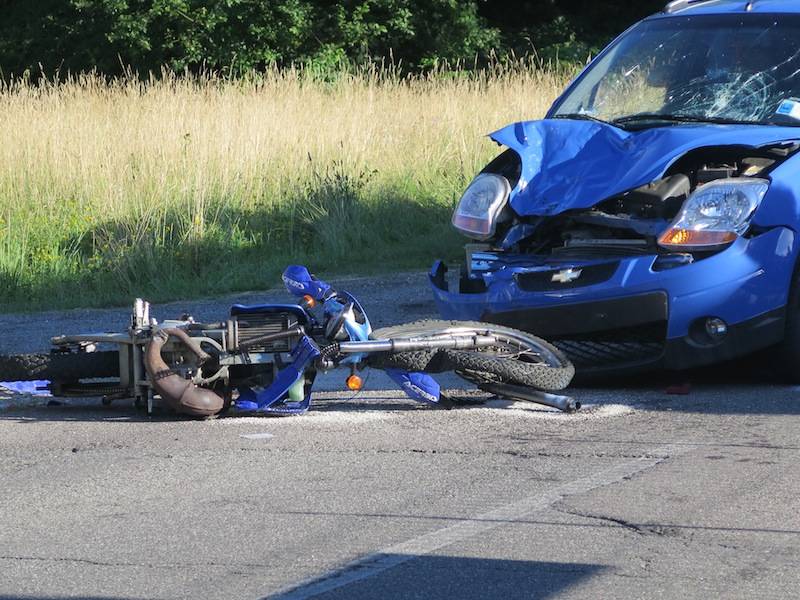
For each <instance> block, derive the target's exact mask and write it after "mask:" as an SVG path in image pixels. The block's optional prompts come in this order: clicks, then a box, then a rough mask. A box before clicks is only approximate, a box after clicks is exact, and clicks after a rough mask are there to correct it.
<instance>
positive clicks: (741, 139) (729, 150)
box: [430, 0, 800, 379]
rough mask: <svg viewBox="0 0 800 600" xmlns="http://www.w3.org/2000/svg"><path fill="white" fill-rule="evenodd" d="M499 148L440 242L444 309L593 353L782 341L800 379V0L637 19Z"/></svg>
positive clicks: (654, 355)
mask: <svg viewBox="0 0 800 600" xmlns="http://www.w3.org/2000/svg"><path fill="white" fill-rule="evenodd" d="M490 137H491V139H492V140H494V141H495V142H496V143H497V144H499V145H501V146H503V147H505V149H506V150H505V151H504V152H503V153H502V154H500V155H499V156H498V157H497V158H496V159H495V160H494V161H492V162H491V163H490V164H489V165H488V166H487V167H486V168H485V169H483V171H482V172H481V173H480V174H479V175H478V176H477V177H476V178H475V179H474V181H473V182H472V183H471V184H470V186H469V187H468V189H467V190H466V192H465V193H464V195H463V197H462V198H461V200H460V201H459V203H458V205H457V206H456V209H455V212H454V214H453V225H454V226H455V228H456V229H457V230H459V231H460V232H461V233H463V234H464V235H465V236H466V237H468V238H470V243H468V244H467V246H466V261H465V264H464V265H463V267H462V269H461V273H460V274H456V273H455V272H453V273H450V274H448V272H447V268H446V266H445V265H444V264H443V263H442V262H441V261H438V262H437V263H436V264H435V265H434V266H433V268H432V270H431V273H430V280H431V284H432V287H433V291H434V295H435V299H436V302H437V305H438V308H439V310H440V312H441V313H442V316H444V317H445V318H451V319H464V320H478V319H480V320H483V321H488V322H492V323H498V324H502V325H508V326H511V327H515V328H519V329H524V330H527V331H530V332H533V333H536V334H538V335H541V336H544V337H547V338H548V339H550V340H552V341H553V342H554V343H555V344H556V345H557V346H559V347H560V348H561V349H562V350H563V351H564V352H565V353H566V354H567V355H568V356H569V357H570V358H571V359H572V361H573V362H574V363H575V365H576V367H577V368H578V369H579V372H580V371H583V372H584V373H586V372H592V371H603V370H618V369H620V368H622V369H629V368H634V367H637V368H642V367H664V368H668V369H684V368H689V367H695V366H700V365H706V364H711V363H715V362H719V361H722V360H727V359H731V358H735V357H738V356H742V355H745V354H748V353H751V352H753V351H756V350H759V349H762V348H767V347H770V346H778V347H779V350H780V351H779V352H778V353H777V355H778V357H779V360H781V361H783V362H784V364H785V366H786V370H787V372H788V374H789V375H790V376H793V378H794V379H800V274H799V273H798V254H799V253H800V246H799V245H798V240H797V235H798V232H800V0H755V1H750V2H747V1H745V0H716V1H705V2H703V1H697V0H696V1H691V0H678V1H677V2H672V3H671V4H669V5H668V6H667V7H666V8H665V9H664V10H663V11H662V12H661V13H659V14H656V15H653V16H651V17H649V18H647V19H645V20H643V21H641V22H639V23H638V24H636V25H635V26H633V27H632V28H630V29H629V30H628V31H626V32H625V33H623V34H622V35H621V36H620V37H619V38H617V39H616V40H615V41H614V42H612V43H611V45H609V46H608V48H606V49H605V50H604V51H603V52H602V53H601V54H599V55H598V56H597V57H596V58H595V59H594V60H593V61H592V62H591V64H589V65H588V66H587V67H586V69H584V70H583V72H582V73H581V74H580V75H579V76H578V77H577V78H576V79H575V80H574V81H573V82H572V83H571V84H570V85H569V86H568V87H567V89H566V91H565V92H564V93H563V94H562V95H561V96H560V97H559V98H558V99H557V100H556V101H555V103H554V104H553V106H552V108H551V109H550V111H549V112H548V114H547V116H546V118H545V119H544V120H540V121H528V122H521V123H515V124H513V125H509V126H508V127H505V128H504V129H500V130H499V131H496V132H494V133H492V134H491V135H490Z"/></svg>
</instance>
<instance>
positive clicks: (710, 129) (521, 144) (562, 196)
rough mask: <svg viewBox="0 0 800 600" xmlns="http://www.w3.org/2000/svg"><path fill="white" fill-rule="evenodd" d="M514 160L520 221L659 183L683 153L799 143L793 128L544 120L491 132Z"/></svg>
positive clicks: (515, 201)
mask: <svg viewBox="0 0 800 600" xmlns="http://www.w3.org/2000/svg"><path fill="white" fill-rule="evenodd" d="M489 137H491V138H492V139H493V140H494V141H496V142H497V143H499V144H501V145H503V146H507V147H508V148H511V149H512V150H515V151H516V152H517V153H518V154H519V155H520V157H521V158H522V175H521V177H520V182H519V184H518V186H517V188H516V189H515V190H514V192H513V193H512V196H511V206H512V208H513V209H514V211H515V212H516V213H517V214H519V215H521V216H549V215H556V214H559V213H561V212H564V211H568V210H575V209H582V208H591V207H592V206H594V205H595V204H597V203H599V202H602V201H603V200H606V199H608V198H611V197H613V196H616V195H618V194H622V193H623V192H627V191H629V190H632V189H635V188H638V187H641V186H643V185H646V184H648V183H650V182H652V181H655V180H656V179H660V178H661V177H662V176H663V175H664V172H665V171H666V170H667V169H668V168H669V166H670V165H671V164H672V163H673V162H675V161H676V160H677V159H679V158H680V157H681V156H683V155H684V154H686V153H687V152H689V151H691V150H695V149H697V148H702V147H706V146H764V145H768V144H775V143H779V142H783V141H787V140H797V139H800V130H798V129H797V128H794V127H773V126H755V125H703V124H701V125H696V126H695V125H676V126H672V127H657V128H653V129H646V130H643V131H633V132H631V131H624V130H622V129H618V128H616V127H612V126H610V125H604V124H602V123H595V122H592V121H577V120H567V119H546V120H543V121H527V122H522V123H516V124H514V125H509V126H508V127H505V128H504V129H500V130H499V131H496V132H494V133H492V134H491V135H490V136H489Z"/></svg>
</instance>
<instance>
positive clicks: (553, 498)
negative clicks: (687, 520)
mask: <svg viewBox="0 0 800 600" xmlns="http://www.w3.org/2000/svg"><path fill="white" fill-rule="evenodd" d="M695 448H696V446H693V445H691V444H684V443H676V444H670V445H668V446H664V447H662V448H658V449H655V450H652V451H649V452H647V455H648V458H640V459H636V460H631V461H628V462H624V463H620V464H619V465H617V466H614V467H610V468H608V469H605V470H602V471H598V472H597V473H593V474H592V475H589V476H588V477H583V478H581V479H577V480H575V481H571V482H569V483H565V484H563V485H560V486H558V487H556V488H554V489H552V490H549V491H546V492H543V493H541V494H535V495H533V496H530V497H528V498H525V499H523V500H520V501H518V502H513V503H511V504H508V505H506V506H503V507H500V508H498V509H495V510H493V511H490V512H487V513H484V514H482V515H479V516H477V517H474V518H473V519H469V520H466V521H460V522H459V523H456V524H455V525H451V526H450V527H445V528H443V529H439V530H437V531H433V532H431V533H427V534H425V535H422V536H419V537H416V538H414V539H411V540H408V541H407V542H402V543H400V544H395V545H394V546H389V547H388V548H384V549H382V550H379V551H377V552H375V553H374V554H370V555H369V556H366V557H364V558H361V559H358V560H356V561H354V562H351V563H349V564H346V565H344V566H343V567H341V568H339V569H337V570H336V571H334V572H333V573H330V574H328V575H324V576H322V577H317V578H312V579H308V580H306V581H302V582H300V583H297V584H294V585H292V586H290V587H288V588H285V589H284V590H281V591H279V592H276V593H275V594H272V595H270V596H267V598H266V599H265V600H267V599H269V600H306V599H308V598H314V597H315V596H319V595H321V594H324V593H326V592H330V591H333V590H336V589H338V588H341V587H344V586H346V585H349V584H351V583H355V582H357V581H361V580H364V579H368V578H370V577H374V576H376V575H379V574H380V573H383V572H384V571H387V570H389V569H391V568H393V567H396V566H398V565H401V564H403V563H405V562H408V561H410V560H413V559H415V558H418V557H420V556H424V555H426V554H431V553H432V552H436V551H437V550H440V549H442V548H445V547H447V546H450V545H452V544H456V543H459V542H463V541H465V540H467V539H470V538H473V537H477V536H479V535H481V534H483V533H487V532H489V531H491V530H493V529H497V528H498V527H501V526H503V525H506V524H508V522H510V521H512V522H513V521H515V520H522V519H525V518H528V517H530V516H531V515H533V514H534V513H537V512H539V511H542V510H544V509H546V508H548V507H550V506H552V505H553V504H555V503H556V502H559V501H561V500H563V499H564V498H567V497H569V496H574V495H577V494H583V493H586V492H590V491H592V490H594V489H597V488H600V487H603V486H606V485H610V484H612V483H617V482H619V481H622V480H624V479H626V478H629V477H632V476H633V475H636V474H638V473H641V472H643V471H646V470H648V469H652V468H653V467H655V466H656V465H658V464H660V463H662V462H664V461H666V460H668V459H670V458H674V457H676V456H679V455H681V454H685V453H687V452H689V451H691V450H694V449H695Z"/></svg>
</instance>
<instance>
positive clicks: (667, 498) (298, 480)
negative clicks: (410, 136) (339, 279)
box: [0, 276, 800, 600]
mask: <svg viewBox="0 0 800 600" xmlns="http://www.w3.org/2000/svg"><path fill="white" fill-rule="evenodd" d="M347 283H348V285H349V287H350V288H351V289H352V291H354V292H356V293H360V294H361V295H362V296H363V299H364V303H365V305H366V306H367V308H368V309H369V308H372V313H373V315H374V317H375V320H376V322H378V323H379V324H388V323H393V322H399V321H404V320H409V319H413V318H417V317H420V318H422V317H425V316H432V314H431V313H432V310H431V307H430V305H429V303H428V301H427V296H426V295H425V290H424V282H423V280H422V278H421V277H417V276H407V277H402V278H397V279H394V280H393V281H392V282H377V281H375V280H353V281H350V282H347ZM378 284H380V285H378ZM265 298H270V299H273V296H270V295H266V296H265ZM255 299H260V296H252V297H250V298H248V301H253V300H255ZM224 304H225V302H224V301H208V302H200V303H192V306H189V308H190V309H191V310H193V311H195V312H196V313H197V314H199V315H201V316H202V311H209V312H214V311H216V313H217V314H218V313H219V311H220V310H221V309H222V307H224ZM167 308H178V305H174V306H171V307H167ZM182 308H183V307H182V306H181V307H180V308H178V310H179V311H180V310H182ZM124 312H125V311H114V310H110V311H74V312H70V313H67V314H60V313H50V314H47V315H44V316H43V317H41V321H39V322H36V321H35V319H33V318H32V317H30V316H23V315H5V316H0V326H2V327H3V329H4V331H6V332H8V331H11V333H10V334H9V335H6V336H5V338H4V340H3V342H2V344H3V345H2V346H0V352H9V351H12V350H14V351H21V350H23V349H24V350H28V351H33V350H37V349H40V348H42V347H43V346H42V344H46V340H47V337H48V336H49V335H52V334H55V333H64V332H71V331H78V330H83V329H87V328H88V329H93V328H95V327H100V328H105V327H107V326H108V327H111V326H115V325H117V324H118V323H119V319H120V318H122V317H123V316H124ZM165 316H166V315H165ZM115 319H116V320H115ZM30 323H35V325H34V326H33V327H32V328H31V329H29V330H28V331H21V328H22V327H23V325H25V324H30ZM82 324H83V325H85V327H82V326H81V325H82ZM90 325H91V326H90ZM15 336H16V337H15ZM683 379H685V377H677V378H675V380H676V381H681V382H682V380H683ZM731 380H732V377H729V376H727V375H726V373H725V371H724V370H720V371H718V372H716V374H715V375H713V376H712V377H710V378H709V377H706V378H704V379H703V380H702V381H697V382H695V384H694V385H693V386H692V388H691V391H690V393H689V394H688V395H683V396H676V395H669V394H667V393H665V391H664V386H665V381H668V380H665V379H664V378H658V379H656V378H654V379H652V380H650V382H649V383H648V380H644V382H640V383H639V384H638V385H637V386H636V387H627V388H626V387H618V388H595V389H578V390H574V391H573V394H574V395H575V396H576V397H577V398H578V399H579V400H581V401H582V402H583V403H584V405H585V408H584V410H582V411H581V412H580V413H578V414H574V415H564V414H560V413H554V412H551V411H549V410H546V409H540V408H537V407H535V406H533V405H526V404H514V405H507V404H502V403H490V404H489V405H487V406H485V407H480V408H469V409H459V410H452V411H443V410H433V409H429V408H425V407H419V406H416V405H414V404H412V403H410V402H409V401H406V400H404V399H403V398H402V397H401V396H400V395H399V394H397V393H396V392H394V391H393V390H391V389H390V388H389V387H388V386H385V385H383V383H384V382H383V380H381V379H379V378H374V379H372V378H371V379H370V388H371V391H369V392H367V393H364V394H362V395H361V396H360V397H356V398H352V399H351V398H350V397H349V396H346V395H345V394H344V393H342V392H323V393H321V394H319V395H318V397H317V410H316V411H314V412H311V413H309V414H308V415H305V416H303V417H296V418H284V419H271V418H254V417H247V418H226V419H218V420H213V421H181V420H176V419H172V418H169V417H167V416H161V417H157V418H154V419H147V418H143V417H142V416H141V415H138V414H137V413H136V412H135V411H133V410H132V409H131V408H130V407H129V406H126V405H124V404H119V405H115V406H112V407H109V408H104V407H101V406H98V405H97V404H96V403H89V404H87V403H68V404H64V405H60V406H43V405H42V402H43V401H41V400H39V401H35V400H32V399H30V398H27V397H20V396H14V395H12V394H9V393H5V394H3V393H0V406H2V407H4V408H3V409H2V410H0V453H2V454H0V456H2V459H0V482H2V485H1V487H0V600H4V599H10V598H15V599H16V598H25V599H37V600H44V599H56V598H89V599H93V600H99V599H111V598H114V599H123V598H124V599H150V598H253V599H257V598H280V599H283V600H286V599H290V598H292V599H303V598H320V599H325V600H333V599H348V600H351V599H352V600H357V599H362V598H363V599H367V598H369V599H373V598H381V599H401V598H402V599H407V598H409V599H414V598H420V599H429V598H458V599H462V598H463V599H472V598H503V599H505V598H526V599H527V598H703V599H706V598H726V599H729V598H730V599H734V598H795V597H797V596H798V590H800V499H798V492H799V491H800V466H799V465H800V461H799V460H798V459H800V441H798V430H799V429H800V428H799V427H798V425H800V416H799V415H800V390H798V389H795V388H792V387H789V386H780V385H774V384H771V383H770V382H769V381H752V380H750V381H743V382H740V383H736V384H731V383H730V381H731ZM454 382H455V380H448V383H449V384H452V383H454ZM337 386H338V379H335V378H334V379H329V380H328V382H327V385H326V387H328V388H329V389H334V388H336V387H337Z"/></svg>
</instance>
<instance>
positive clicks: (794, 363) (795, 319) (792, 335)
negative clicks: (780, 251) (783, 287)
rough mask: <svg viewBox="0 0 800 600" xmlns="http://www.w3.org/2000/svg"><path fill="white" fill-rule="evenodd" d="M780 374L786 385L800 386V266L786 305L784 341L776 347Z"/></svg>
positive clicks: (776, 362) (790, 288) (793, 279)
mask: <svg viewBox="0 0 800 600" xmlns="http://www.w3.org/2000/svg"><path fill="white" fill-rule="evenodd" d="M774 364H775V365H776V366H777V368H778V374H779V376H780V378H781V380H782V381H784V382H786V383H794V384H800V265H798V268H796V269H795V272H794V275H793V276H792V284H791V286H790V287H789V300H788V302H787V303H786V329H785V333H784V336H783V341H782V342H781V343H780V344H778V346H776V347H775V363H774Z"/></svg>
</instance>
